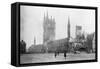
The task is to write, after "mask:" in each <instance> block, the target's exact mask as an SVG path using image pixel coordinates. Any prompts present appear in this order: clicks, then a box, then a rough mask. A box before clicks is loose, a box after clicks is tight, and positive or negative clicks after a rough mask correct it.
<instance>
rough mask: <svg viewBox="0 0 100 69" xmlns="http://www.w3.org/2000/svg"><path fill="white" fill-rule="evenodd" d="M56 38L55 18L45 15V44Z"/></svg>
mask: <svg viewBox="0 0 100 69" xmlns="http://www.w3.org/2000/svg"><path fill="white" fill-rule="evenodd" d="M54 39H55V19H54V18H53V17H52V16H51V17H49V16H48V12H47V14H46V16H45V15H44V20H43V44H45V43H48V42H49V41H53V40H54Z"/></svg>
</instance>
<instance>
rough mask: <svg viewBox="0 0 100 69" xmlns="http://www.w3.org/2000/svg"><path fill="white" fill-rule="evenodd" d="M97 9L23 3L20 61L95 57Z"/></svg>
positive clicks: (25, 62) (56, 60) (30, 61)
mask: <svg viewBox="0 0 100 69" xmlns="http://www.w3.org/2000/svg"><path fill="white" fill-rule="evenodd" d="M95 15H96V13H95V10H93V9H79V8H67V7H66V8H61V7H48V6H47V7H46V6H42V7H41V6H28V5H21V6H20V46H19V47H20V50H19V51H20V64H28V63H46V62H63V61H66V62H67V61H80V60H95V59H96V58H95V57H96V43H95V37H96V36H95V35H96V34H95V33H96V29H95V27H96V26H95V22H96V20H95Z"/></svg>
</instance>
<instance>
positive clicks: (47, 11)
mask: <svg viewBox="0 0 100 69" xmlns="http://www.w3.org/2000/svg"><path fill="white" fill-rule="evenodd" d="M46 18H47V19H48V11H47V15H46Z"/></svg>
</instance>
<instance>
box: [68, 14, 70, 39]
mask: <svg viewBox="0 0 100 69" xmlns="http://www.w3.org/2000/svg"><path fill="white" fill-rule="evenodd" d="M68 38H70V19H69V16H68Z"/></svg>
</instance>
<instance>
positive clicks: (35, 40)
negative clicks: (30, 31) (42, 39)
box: [34, 37, 36, 45]
mask: <svg viewBox="0 0 100 69" xmlns="http://www.w3.org/2000/svg"><path fill="white" fill-rule="evenodd" d="M34 45H36V38H35V37H34Z"/></svg>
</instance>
